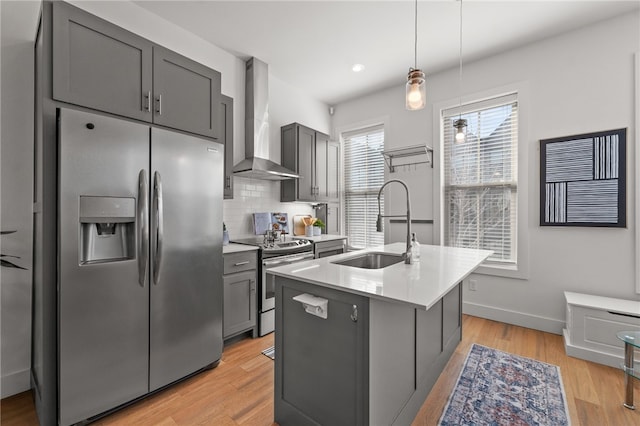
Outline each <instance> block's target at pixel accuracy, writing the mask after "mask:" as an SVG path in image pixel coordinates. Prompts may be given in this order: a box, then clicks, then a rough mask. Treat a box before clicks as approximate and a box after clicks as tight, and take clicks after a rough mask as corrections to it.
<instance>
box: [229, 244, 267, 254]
mask: <svg viewBox="0 0 640 426" xmlns="http://www.w3.org/2000/svg"><path fill="white" fill-rule="evenodd" d="M252 250H258V247H257V246H250V245H247V244H236V243H229V244H227V245H226V246H222V254H228V253H239V252H241V251H252Z"/></svg>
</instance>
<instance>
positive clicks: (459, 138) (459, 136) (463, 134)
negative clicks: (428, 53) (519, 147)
mask: <svg viewBox="0 0 640 426" xmlns="http://www.w3.org/2000/svg"><path fill="white" fill-rule="evenodd" d="M459 1H460V51H459V59H460V73H459V76H458V94H459V96H460V100H459V103H458V111H459V113H460V115H459V116H458V119H457V120H456V121H454V122H453V127H454V128H455V129H456V139H455V142H457V143H462V142H466V140H467V120H466V119H464V118H462V0H459Z"/></svg>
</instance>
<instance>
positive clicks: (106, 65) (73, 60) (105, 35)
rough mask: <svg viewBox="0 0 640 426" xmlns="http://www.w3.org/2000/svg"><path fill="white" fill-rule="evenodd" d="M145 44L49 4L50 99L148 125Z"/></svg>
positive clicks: (149, 64) (148, 51) (69, 9)
mask: <svg viewBox="0 0 640 426" xmlns="http://www.w3.org/2000/svg"><path fill="white" fill-rule="evenodd" d="M152 56H153V55H152V44H151V42H149V41H147V40H145V39H143V38H142V37H139V36H137V35H135V34H133V33H130V32H128V31H125V30H123V29H122V28H119V27H117V26H115V25H113V24H111V23H109V22H107V21H105V20H103V19H100V18H98V17H96V16H93V15H91V14H89V13H86V12H84V11H83V10H81V9H78V8H76V7H74V6H71V5H69V4H67V3H65V2H57V1H56V2H54V3H53V55H52V57H53V98H54V99H56V100H59V101H63V102H68V103H72V104H76V105H82V106H86V107H88V108H93V109H96V110H100V111H106V112H110V113H112V114H117V115H122V116H125V117H132V118H135V119H138V120H144V121H151V120H152V115H151V108H150V102H151V99H150V96H151V90H152V88H151V85H152V82H151V67H152Z"/></svg>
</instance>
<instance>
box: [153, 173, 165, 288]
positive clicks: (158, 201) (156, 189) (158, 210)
mask: <svg viewBox="0 0 640 426" xmlns="http://www.w3.org/2000/svg"><path fill="white" fill-rule="evenodd" d="M153 210H154V211H155V215H156V220H155V222H156V231H155V232H156V244H155V250H154V253H153V258H154V260H153V283H154V284H158V282H160V265H161V264H162V240H163V237H164V224H163V212H162V210H163V208H162V179H161V177H160V173H159V172H155V173H154V175H153Z"/></svg>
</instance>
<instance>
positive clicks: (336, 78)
mask: <svg viewBox="0 0 640 426" xmlns="http://www.w3.org/2000/svg"><path fill="white" fill-rule="evenodd" d="M136 4H138V5H139V6H141V7H143V8H145V9H147V10H149V11H151V12H153V13H155V14H157V15H159V16H161V17H162V18H164V19H166V20H168V21H171V22H173V23H175V24H176V25H178V26H180V27H182V28H185V29H187V30H188V31H190V32H192V33H194V34H196V35H198V36H200V37H201V38H203V39H205V40H208V41H209V42H211V43H213V44H215V45H217V46H219V47H221V48H223V49H225V50H227V51H229V52H230V53H232V54H234V55H235V56H238V57H240V58H242V59H244V60H246V59H248V58H249V57H252V56H255V57H257V58H259V59H261V60H262V61H264V62H266V63H267V64H269V72H270V73H271V74H272V75H273V76H275V77H277V78H278V79H280V80H282V81H285V82H287V83H288V84H291V85H293V86H296V87H299V88H301V89H302V90H303V91H305V92H307V93H308V94H309V95H311V96H313V97H314V98H316V99H318V100H321V101H323V102H326V103H327V104H329V105H335V104H337V103H340V102H342V101H345V100H347V99H350V98H354V97H357V96H360V95H362V94H364V93H368V92H372V91H375V90H378V89H382V88H385V87H389V86H393V85H401V84H403V82H404V81H406V73H407V72H408V70H409V67H411V66H413V61H414V8H415V3H414V2H413V1H411V0H391V1H365V0H358V1H327V0H324V1H309V0H302V1H266V0H262V1H242V0H236V1H190V0H182V1H164V0H163V1H155V0H144V1H136ZM462 7H463V24H462V25H463V27H462V28H463V35H462V37H463V62H466V61H473V60H475V59H478V58H481V57H485V56H489V55H492V54H495V53H498V52H502V51H505V50H509V49H513V48H515V47H518V46H521V45H524V44H528V43H531V42H534V41H536V40H541V39H544V38H547V37H551V36H553V35H556V34H560V33H563V32H567V31H570V30H573V29H575V28H578V27H583V26H586V25H590V24H592V23H594V22H596V21H599V20H603V19H606V18H609V17H613V16H616V15H620V14H623V13H629V12H630V11H632V10H634V9H635V10H637V9H638V8H639V7H640V1H638V0H628V1H560V0H556V1H518V0H503V1H482V0H464V1H463V6H462ZM459 8H460V2H459V1H456V0H440V1H436V0H420V1H419V3H418V64H417V65H418V68H421V69H422V70H423V71H425V72H426V73H427V78H428V76H429V74H431V73H435V72H438V71H442V70H444V69H447V68H451V67H457V66H458V58H459V56H458V53H459V19H460V16H459V11H460V9H459ZM639 37H640V30H639ZM355 63H361V64H364V66H365V67H366V68H365V70H364V71H362V72H360V73H358V74H356V73H354V72H353V71H351V67H352V65H353V64H355ZM541 66H543V64H541ZM463 69H464V68H463Z"/></svg>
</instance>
